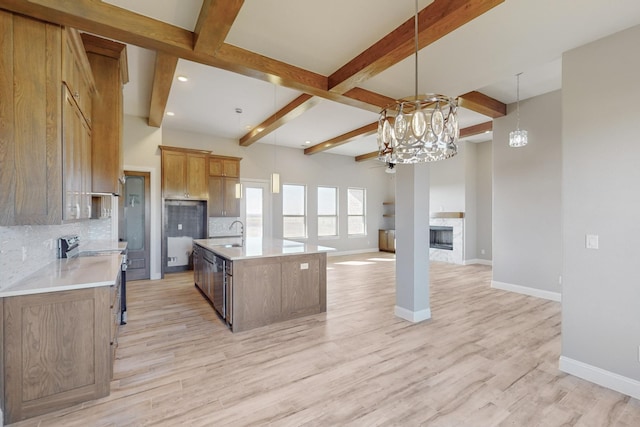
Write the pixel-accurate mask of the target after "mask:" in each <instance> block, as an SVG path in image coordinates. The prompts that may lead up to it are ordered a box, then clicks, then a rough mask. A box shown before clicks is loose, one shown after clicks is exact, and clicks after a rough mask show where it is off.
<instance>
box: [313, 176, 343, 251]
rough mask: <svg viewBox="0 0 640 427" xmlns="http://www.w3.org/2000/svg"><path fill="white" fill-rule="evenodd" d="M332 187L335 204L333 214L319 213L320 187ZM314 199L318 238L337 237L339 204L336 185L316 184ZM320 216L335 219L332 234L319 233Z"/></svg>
mask: <svg viewBox="0 0 640 427" xmlns="http://www.w3.org/2000/svg"><path fill="white" fill-rule="evenodd" d="M322 188H324V189H332V190H334V206H335V210H334V214H333V215H325V214H320V189H322ZM316 197H317V199H316V201H317V207H316V211H317V212H316V213H317V218H318V230H317V234H318V238H319V239H333V238H337V237H339V236H340V223H339V219H340V218H339V213H340V206H339V200H340V198H339V190H338V187H336V186H330V185H318V187H317V189H316ZM320 218H334V219H335V230H334V231H335V232H334V234H320Z"/></svg>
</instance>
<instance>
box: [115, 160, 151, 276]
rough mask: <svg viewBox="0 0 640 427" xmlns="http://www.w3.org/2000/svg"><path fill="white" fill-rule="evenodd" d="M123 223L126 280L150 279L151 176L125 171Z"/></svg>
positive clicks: (122, 235)
mask: <svg viewBox="0 0 640 427" xmlns="http://www.w3.org/2000/svg"><path fill="white" fill-rule="evenodd" d="M124 174H125V180H126V181H125V185H124V196H123V200H122V201H123V202H124V221H123V223H122V228H123V229H122V230H121V233H120V234H121V239H122V240H126V241H127V253H128V258H129V268H128V269H127V280H141V279H149V278H150V268H149V264H150V260H151V253H150V239H149V235H150V221H151V202H150V185H149V181H150V175H149V172H131V171H125V173H124Z"/></svg>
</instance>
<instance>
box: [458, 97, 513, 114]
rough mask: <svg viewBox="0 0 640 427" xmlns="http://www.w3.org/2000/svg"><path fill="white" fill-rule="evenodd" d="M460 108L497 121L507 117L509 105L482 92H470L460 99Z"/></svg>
mask: <svg viewBox="0 0 640 427" xmlns="http://www.w3.org/2000/svg"><path fill="white" fill-rule="evenodd" d="M458 107H462V108H466V109H467V110H471V111H475V112H476V113H480V114H483V115H485V116H488V117H491V118H492V119H496V118H498V117H503V116H506V115H507V105H506V104H504V103H502V102H500V101H498V100H497V99H493V98H491V97H489V96H487V95H485V94H483V93H480V92H476V91H473V92H468V93H465V94H464V95H460V96H459V97H458Z"/></svg>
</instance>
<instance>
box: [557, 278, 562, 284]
mask: <svg viewBox="0 0 640 427" xmlns="http://www.w3.org/2000/svg"><path fill="white" fill-rule="evenodd" d="M558 285H562V276H558Z"/></svg>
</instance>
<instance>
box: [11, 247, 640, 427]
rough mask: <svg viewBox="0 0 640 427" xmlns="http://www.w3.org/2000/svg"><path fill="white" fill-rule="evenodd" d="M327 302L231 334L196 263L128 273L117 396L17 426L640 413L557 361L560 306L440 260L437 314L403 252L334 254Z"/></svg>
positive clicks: (460, 422) (529, 418)
mask: <svg viewBox="0 0 640 427" xmlns="http://www.w3.org/2000/svg"><path fill="white" fill-rule="evenodd" d="M328 268H329V271H328V276H327V277H328V285H327V287H328V299H327V301H328V310H327V313H326V314H320V315H314V316H309V317H306V318H302V319H297V320H292V321H287V322H284V323H280V324H275V325H271V326H268V327H264V328H260V329H255V330H252V331H248V332H243V333H238V334H232V333H231V332H229V330H227V329H226V328H225V327H224V326H223V324H222V322H221V321H220V320H219V319H218V317H217V316H216V314H215V313H214V311H213V309H212V308H211V306H210V305H209V304H208V303H207V302H206V301H205V300H204V298H203V297H202V296H201V295H200V294H199V293H198V291H197V290H196V289H195V287H194V286H193V281H192V275H191V274H175V275H171V276H168V278H167V279H165V280H163V281H155V282H149V281H141V282H130V283H129V288H128V291H129V292H128V295H129V304H128V308H129V323H128V324H127V325H126V326H124V327H123V329H122V331H121V335H120V347H119V349H118V351H117V361H116V364H115V378H114V380H113V382H112V384H111V395H110V396H109V397H106V398H103V399H100V400H96V401H91V402H88V403H85V404H83V405H78V406H75V407H73V408H69V409H67V410H63V411H59V412H56V413H52V414H49V415H47V416H43V417H38V418H34V419H31V420H27V421H25V422H22V423H17V424H14V425H15V426H32V425H33V426H35V425H39V426H130V425H131V426H138V425H140V426H142V425H162V426H227V425H230V426H245V425H273V426H300V425H309V426H336V425H355V426H373V425H398V426H417V425H425V426H474V427H476V426H494V425H500V426H502V425H504V426H545V427H546V426H560V425H566V426H570V425H576V426H594V427H595V426H597V427H600V426H639V425H640V402H639V401H638V400H635V399H631V398H629V397H626V396H624V395H622V394H619V393H616V392H613V391H610V390H607V389H604V388H602V387H599V386H596V385H594V384H591V383H588V382H586V381H583V380H580V379H578V378H575V377H572V376H569V375H565V374H563V373H561V372H559V371H558V357H559V355H560V304H559V303H556V302H551V301H546V300H542V299H537V298H533V297H528V296H524V295H519V294H514V293H508V292H504V291H499V290H494V289H491V288H490V279H491V269H490V268H489V267H485V266H477V265H476V266H455V265H450V264H442V263H432V264H431V310H432V317H433V318H432V320H429V321H426V322H423V323H419V324H411V323H409V322H406V321H403V320H401V319H399V318H397V317H395V316H394V315H393V308H394V305H395V294H394V292H395V290H394V268H395V262H394V256H393V255H392V254H385V253H375V254H364V255H358V256H349V257H331V258H329V260H328Z"/></svg>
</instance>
